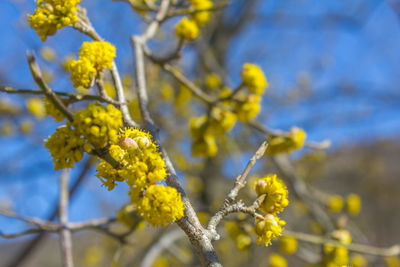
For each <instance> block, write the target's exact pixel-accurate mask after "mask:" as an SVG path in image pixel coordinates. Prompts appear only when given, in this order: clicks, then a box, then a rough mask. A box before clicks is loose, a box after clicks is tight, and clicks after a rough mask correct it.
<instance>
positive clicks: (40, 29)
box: [28, 0, 80, 42]
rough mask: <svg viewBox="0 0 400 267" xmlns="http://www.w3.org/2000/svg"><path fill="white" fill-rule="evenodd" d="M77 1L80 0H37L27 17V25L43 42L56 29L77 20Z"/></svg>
mask: <svg viewBox="0 0 400 267" xmlns="http://www.w3.org/2000/svg"><path fill="white" fill-rule="evenodd" d="M79 2H80V0H38V1H37V2H36V10H35V11H34V12H33V14H32V15H29V17H28V22H29V25H31V27H32V28H33V29H35V30H36V32H37V34H38V35H39V36H40V37H41V38H42V41H43V42H44V41H46V39H47V36H50V35H54V34H55V33H56V32H57V30H59V29H61V28H63V27H65V26H68V25H72V24H74V23H75V22H76V21H77V20H78V17H77V15H76V10H77V5H78V3H79Z"/></svg>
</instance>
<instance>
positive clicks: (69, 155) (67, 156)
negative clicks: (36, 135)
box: [44, 126, 85, 170]
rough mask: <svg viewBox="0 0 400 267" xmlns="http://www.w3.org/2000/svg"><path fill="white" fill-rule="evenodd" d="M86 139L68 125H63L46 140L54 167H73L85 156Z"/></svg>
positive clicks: (56, 168) (57, 168)
mask: <svg viewBox="0 0 400 267" xmlns="http://www.w3.org/2000/svg"><path fill="white" fill-rule="evenodd" d="M84 143H85V140H84V139H83V138H82V137H81V136H80V135H79V134H78V133H77V131H75V130H73V129H71V128H70V127H68V126H62V127H59V128H57V130H56V131H55V132H54V133H53V134H52V135H51V136H50V137H49V139H47V140H46V143H45V145H44V146H45V147H46V148H47V149H48V150H49V151H50V154H51V156H52V157H53V163H54V169H55V170H59V169H63V168H73V167H74V163H75V162H78V161H80V160H81V159H82V157H83V145H84Z"/></svg>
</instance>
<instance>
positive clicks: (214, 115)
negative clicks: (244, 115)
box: [208, 108, 237, 135]
mask: <svg viewBox="0 0 400 267" xmlns="http://www.w3.org/2000/svg"><path fill="white" fill-rule="evenodd" d="M236 119H237V118H236V115H235V113H233V112H230V111H226V110H222V109H220V108H213V109H212V111H211V120H210V122H209V124H208V127H209V128H210V130H209V131H210V132H211V133H213V134H216V135H224V134H225V133H227V132H229V131H230V130H231V129H232V128H233V126H235V124H236Z"/></svg>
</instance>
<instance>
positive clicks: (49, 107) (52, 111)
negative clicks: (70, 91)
mask: <svg viewBox="0 0 400 267" xmlns="http://www.w3.org/2000/svg"><path fill="white" fill-rule="evenodd" d="M63 103H64V105H66V106H68V102H67V101H66V100H64V101H63ZM44 109H45V111H46V115H49V116H52V117H53V118H54V119H55V120H56V121H57V122H60V121H62V120H63V119H64V114H63V113H62V112H61V111H60V110H59V109H58V108H56V106H54V104H53V102H51V100H50V99H48V98H47V97H45V98H44Z"/></svg>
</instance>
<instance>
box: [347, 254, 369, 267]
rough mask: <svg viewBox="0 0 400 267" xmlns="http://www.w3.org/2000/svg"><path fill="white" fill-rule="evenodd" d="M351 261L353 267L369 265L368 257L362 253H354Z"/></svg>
mask: <svg viewBox="0 0 400 267" xmlns="http://www.w3.org/2000/svg"><path fill="white" fill-rule="evenodd" d="M350 263H351V266H352V267H367V266H368V261H367V259H366V258H365V257H364V256H363V255H361V254H353V255H352V256H351V257H350Z"/></svg>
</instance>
